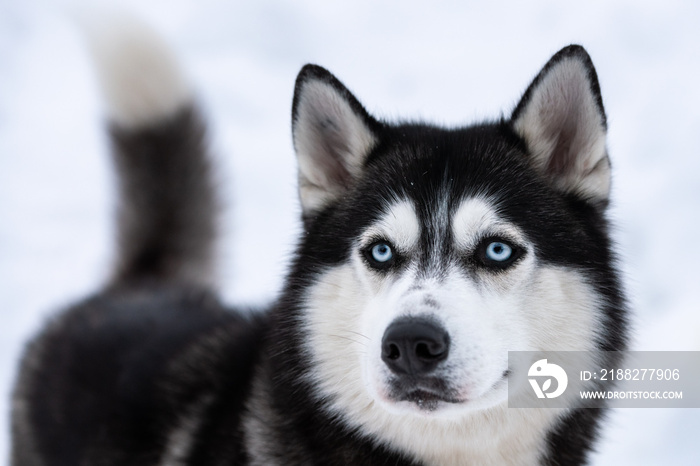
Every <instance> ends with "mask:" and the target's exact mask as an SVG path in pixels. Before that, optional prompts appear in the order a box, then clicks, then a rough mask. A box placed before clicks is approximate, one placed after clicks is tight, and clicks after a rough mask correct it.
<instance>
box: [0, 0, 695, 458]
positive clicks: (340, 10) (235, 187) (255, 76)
mask: <svg viewBox="0 0 700 466" xmlns="http://www.w3.org/2000/svg"><path fill="white" fill-rule="evenodd" d="M116 3H117V2H101V3H98V2H92V5H93V6H94V5H96V4H97V5H102V6H103V7H105V8H113V7H115V5H116ZM118 4H119V8H120V9H122V10H127V11H131V12H133V13H134V14H136V15H137V16H139V17H141V18H142V19H143V20H145V21H147V22H148V23H150V24H152V25H153V27H154V28H155V29H156V30H158V31H159V32H160V33H161V34H162V35H163V36H164V37H165V38H166V40H167V41H168V42H169V43H170V44H171V45H172V47H173V48H174V50H175V51H176V52H177V54H178V56H179V57H180V59H181V62H182V64H183V67H184V69H185V70H186V71H187V72H188V74H189V77H190V80H191V82H192V83H193V86H194V88H195V89H196V92H197V95H198V98H199V101H200V102H201V105H202V106H203V107H204V108H205V111H206V114H207V116H208V118H209V120H210V123H211V134H210V139H211V146H212V149H213V152H214V153H215V156H216V161H217V166H218V168H219V169H218V171H217V174H218V177H219V180H220V183H221V188H222V191H223V192H224V194H225V199H226V207H225V212H224V218H223V221H222V227H223V233H224V237H223V241H222V242H221V247H220V250H221V254H220V258H221V260H220V276H221V290H222V293H223V295H224V297H225V299H226V300H227V301H228V302H231V303H234V302H235V303H245V304H264V303H266V302H269V301H270V300H272V299H273V297H274V295H275V293H276V291H277V290H278V289H279V287H280V284H281V277H282V275H283V274H284V271H285V264H286V263H287V261H288V258H289V256H290V254H291V251H292V249H293V246H294V241H295V236H296V234H297V232H298V231H299V226H298V221H297V217H298V214H299V208H298V205H297V200H296V186H295V181H296V171H295V170H296V168H295V161H294V156H293V151H292V145H291V135H290V121H289V120H290V108H291V99H292V91H293V83H294V79H295V76H296V73H297V72H298V70H299V68H300V67H301V66H302V65H303V64H305V63H308V62H313V63H317V64H320V65H322V66H324V67H326V68H328V69H330V70H331V71H332V72H333V73H335V74H336V75H337V76H338V77H339V78H340V79H341V80H342V81H343V82H344V83H345V84H346V85H347V86H348V87H349V88H350V89H351V90H352V91H353V92H354V93H355V94H356V96H357V97H358V98H359V99H360V100H361V101H362V102H363V103H364V104H365V105H366V107H367V108H368V110H369V111H370V112H372V113H374V114H375V115H377V116H380V117H385V118H395V117H404V118H420V119H425V120H429V121H433V122H437V123H441V124H447V125H460V124H464V123H469V122H471V121H474V120H476V119H480V118H495V117H499V116H500V115H501V114H502V113H503V114H506V115H507V114H508V113H509V112H510V111H511V110H512V108H513V106H514V105H515V104H516V103H517V101H518V99H519V97H520V95H521V93H522V92H523V91H524V90H525V87H526V86H527V84H529V82H530V80H531V79H532V78H533V77H534V75H535V74H536V73H537V72H538V71H539V69H540V68H541V66H542V65H543V64H544V63H545V62H546V61H547V60H548V59H549V57H550V56H551V55H552V54H553V53H555V52H556V51H557V50H559V49H560V48H561V47H563V46H565V45H567V44H570V43H579V44H582V45H584V46H585V47H586V49H587V50H588V51H589V53H590V54H591V56H592V58H593V61H594V63H595V65H596V67H597V70H598V75H599V79H600V82H601V87H602V93H603V99H604V103H605V107H606V110H607V113H608V121H609V151H610V154H611V158H612V162H613V168H614V186H613V202H614V203H613V207H612V209H611V217H612V218H613V219H614V222H615V225H616V227H615V232H614V235H615V238H616V241H617V245H618V246H617V247H618V254H619V255H620V257H621V258H622V261H621V262H622V267H623V269H624V272H625V281H626V285H627V289H628V291H629V295H630V300H631V304H632V306H631V307H632V308H633V310H634V317H633V321H634V327H635V333H634V335H635V338H634V345H633V346H634V349H640V350H641V349H643V350H700V304H699V303H700V300H699V299H698V297H697V294H698V287H699V286H700V272H698V267H699V265H698V264H700V247H698V245H697V244H696V241H697V239H698V238H700V208H699V205H698V200H699V199H700V149H699V147H700V27H698V24H699V21H700V3H698V2H692V1H685V2H684V1H676V0H663V1H658V2H648V1H647V2H645V1H642V2H640V1H631V0H629V1H617V2H609V1H587V2H556V1H544V0H536V1H528V2H515V1H512V2H507V1H493V2H473V1H465V0H461V1H443V2H432V3H431V4H430V6H428V3H426V2H418V1H414V0H404V1H402V2H389V1H367V0H354V1H353V2H345V3H343V4H341V3H337V2H326V1H320V0H318V1H313V0H303V1H302V0H296V1H293V2H292V1H288V2H287V1H271V0H259V1H256V2H232V1H226V0H199V1H196V2H195V1H189V2H184V1H173V0H150V1H148V2H143V1H139V0H120V1H119V2H118ZM81 10H82V7H81V6H80V4H76V3H75V2H65V1H62V0H54V1H37V0H0V418H1V419H2V423H1V424H0V458H5V457H6V455H7V452H8V450H9V437H8V419H9V415H8V414H9V408H10V406H9V393H10V390H11V387H12V382H13V379H14V377H15V371H16V364H17V358H18V357H19V355H20V352H21V349H22V346H23V344H24V342H25V341H26V340H27V338H28V337H29V336H30V335H32V334H33V333H34V332H36V331H37V330H38V329H39V327H40V325H41V323H42V322H43V321H44V320H45V319H46V318H47V316H49V315H50V314H51V313H52V312H54V311H55V310H56V309H58V308H60V307H61V306H64V305H67V304H69V303H71V302H73V301H75V300H77V299H80V298H81V297H84V296H85V295H86V294H88V293H91V292H93V291H94V290H95V289H96V288H97V287H98V286H99V285H100V284H101V283H103V281H104V280H105V278H106V276H107V271H108V270H109V266H110V264H111V262H112V250H113V249H112V241H113V238H112V231H113V218H112V213H113V208H114V204H115V199H114V179H113V175H112V172H111V170H110V165H109V159H108V156H107V144H106V139H105V135H104V131H103V129H104V128H103V123H104V122H103V120H102V109H101V102H100V100H99V98H98V94H97V88H96V82H95V76H94V73H93V70H92V68H91V65H90V62H89V60H88V56H87V52H86V44H85V40H84V37H82V36H81V34H80V31H79V29H78V28H77V27H76V25H75V22H74V21H73V20H72V19H71V18H73V17H75V15H76V12H78V13H79V12H80V11H81ZM699 436H700V409H676V410H670V409H669V410H654V409H637V410H629V409H628V410H618V411H616V412H614V413H612V414H611V416H610V420H609V422H608V424H607V425H606V429H605V432H604V440H603V441H602V442H600V444H599V452H598V453H597V454H596V456H595V457H594V462H593V463H594V464H595V465H620V464H630V465H657V464H672V465H695V464H700V453H698V451H697V439H698V437H699Z"/></svg>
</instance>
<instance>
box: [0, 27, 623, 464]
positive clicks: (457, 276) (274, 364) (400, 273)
mask: <svg viewBox="0 0 700 466" xmlns="http://www.w3.org/2000/svg"><path fill="white" fill-rule="evenodd" d="M96 51H97V53H96V56H97V64H98V69H99V73H100V76H101V80H102V84H103V89H104V93H105V98H106V101H107V104H108V111H109V113H108V118H109V131H110V135H111V141H112V144H113V153H114V160H115V166H116V169H117V171H118V173H119V187H120V193H121V197H120V200H121V203H120V207H119V212H118V229H119V231H118V264H117V265H116V267H115V269H114V272H113V275H112V278H111V281H110V282H109V283H108V285H107V286H106V287H105V288H104V289H103V290H102V291H100V292H99V293H97V294H96V295H94V296H92V297H90V298H88V299H86V300H85V301H83V302H81V303H79V304H77V305H75V306H73V307H71V308H70V309H67V310H65V311H64V312H62V313H61V314H59V315H58V316H57V317H55V318H54V319H53V320H51V321H50V322H49V323H48V324H47V326H46V328H45V329H44V330H43V332H42V333H41V334H40V335H39V336H38V337H37V338H35V339H34V340H33V341H32V342H31V343H30V344H29V345H28V347H27V350H26V353H25V355H24V358H23V361H22V365H21V370H20V373H19V378H18V381H17V385H16V389H15V392H14V403H13V420H12V429H13V451H12V462H13V464H14V465H15V466H25V465H33V466H40V465H105V466H108V465H131V466H138V465H163V466H165V465H168V466H184V465H198V466H202V465H260V466H262V465H265V466H270V465H285V466H286V465H341V464H352V465H534V464H539V465H575V464H583V463H586V461H587V457H588V454H589V452H590V451H591V449H592V446H593V442H594V441H595V439H596V436H597V432H598V428H599V424H600V421H601V418H602V415H603V411H602V410H601V409H582V408H580V407H578V406H571V407H570V408H569V409H539V408H533V409H514V408H508V407H507V385H508V381H509V376H510V375H511V371H510V370H509V367H508V357H507V356H508V351H509V350H531V351H535V350H570V351H589V352H599V353H601V354H602V352H604V351H618V350H622V349H624V348H625V347H626V341H627V335H626V313H625V303H624V298H623V294H622V290H621V285H620V279H619V277H618V273H617V272H616V269H615V258H614V254H613V250H612V245H611V241H610V239H609V236H608V229H609V228H608V221H607V220H606V207H607V205H608V199H609V195H610V163H609V160H608V154H607V151H606V116H605V112H604V109H603V102H602V99H601V94H600V89H599V87H598V80H597V76H596V72H595V70H594V68H593V65H592V63H591V60H590V58H589V56H588V54H587V53H586V52H585V50H584V49H583V48H582V47H580V46H576V45H572V46H569V47H566V48H564V49H562V50H561V51H559V52H558V53H557V54H556V55H554V57H553V58H552V59H551V60H550V61H549V62H548V63H547V64H546V65H545V66H544V68H543V69H542V71H541V72H540V73H539V74H538V75H537V76H536V77H535V79H534V81H533V82H532V84H530V86H529V87H528V88H527V90H526V91H525V93H524V96H523V97H522V99H521V100H520V102H519V103H518V105H517V106H516V107H515V110H514V111H513V112H512V113H511V114H510V117H509V118H501V119H500V120H494V121H489V122H483V123H478V124H475V125H471V126H465V127H459V128H443V127H439V126H435V125H431V124H427V123H424V122H409V123H405V122H402V123H391V122H386V121H383V120H379V119H376V118H374V117H372V116H371V115H370V114H369V113H368V112H367V111H366V110H365V108H364V107H363V106H362V105H361V104H360V102H359V101H358V100H357V99H356V98H355V97H354V96H353V94H351V93H350V91H348V89H347V88H346V87H345V86H344V85H343V84H341V82H340V81H339V80H338V79H336V78H335V77H334V76H333V75H332V74H331V73H329V72H328V71H326V70H325V69H323V68H321V67H319V66H315V65H307V66H305V67H304V68H303V69H302V70H301V72H300V73H299V76H298V78H297V80H296V85H295V93H294V101H293V106H292V130H293V140H294V148H295V150H296V154H297V158H298V167H299V171H298V177H299V178H298V182H299V197H300V200H301V207H302V222H303V234H302V235H301V238H300V240H299V244H298V248H297V251H296V254H295V256H294V258H293V260H292V262H291V265H290V267H289V274H288V276H287V278H286V281H285V286H284V288H283V291H282V293H281V295H280V296H279V298H278V299H277V300H276V302H275V304H274V305H273V306H272V307H271V308H270V309H268V310H266V311H265V312H260V313H252V314H251V313H243V312H240V311H236V310H234V309H230V308H227V307H225V306H224V305H222V304H221V303H220V302H219V301H218V300H217V298H216V296H215V294H214V293H213V291H212V290H213V285H212V280H211V277H212V263H213V259H214V252H213V244H214V239H215V233H216V213H217V205H218V203H217V195H216V193H215V190H214V187H213V182H212V171H213V168H212V162H211V161H210V159H209V157H208V155H207V149H206V143H205V140H206V138H205V130H204V125H203V119H202V118H201V115H200V113H199V111H198V108H197V106H196V104H195V102H194V99H193V97H192V93H191V91H190V88H189V87H188V85H187V82H186V80H185V79H183V78H182V75H181V74H180V73H179V69H178V66H177V65H176V63H175V61H174V60H173V59H172V57H171V56H170V55H169V54H168V51H167V50H166V49H165V48H164V47H163V46H162V44H161V43H160V42H159V40H158V39H157V38H155V37H152V36H151V35H150V34H149V33H147V32H146V31H143V30H141V29H139V28H135V29H134V30H131V31H130V32H127V33H125V35H124V37H121V38H112V39H110V40H108V41H103V43H101V44H97V46H96Z"/></svg>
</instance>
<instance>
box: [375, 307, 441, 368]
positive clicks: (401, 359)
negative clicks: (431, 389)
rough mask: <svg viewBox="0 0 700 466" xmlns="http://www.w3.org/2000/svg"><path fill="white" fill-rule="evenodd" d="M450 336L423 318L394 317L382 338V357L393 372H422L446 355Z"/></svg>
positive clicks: (435, 364)
mask: <svg viewBox="0 0 700 466" xmlns="http://www.w3.org/2000/svg"><path fill="white" fill-rule="evenodd" d="M449 349H450V336H449V335H448V334H447V332H446V331H445V330H444V329H443V328H441V327H440V326H438V325H437V324H436V323H435V322H432V321H430V320H427V319H411V318H406V319H400V320H396V321H394V322H393V323H392V324H391V325H389V328H387V329H386V332H384V338H382V360H383V361H384V363H386V365H387V366H389V369H391V371H392V372H394V373H395V374H411V375H424V374H427V373H429V372H430V371H432V370H433V369H435V367H436V366H437V365H438V364H439V363H440V361H442V360H444V359H445V358H447V353H448V352H449Z"/></svg>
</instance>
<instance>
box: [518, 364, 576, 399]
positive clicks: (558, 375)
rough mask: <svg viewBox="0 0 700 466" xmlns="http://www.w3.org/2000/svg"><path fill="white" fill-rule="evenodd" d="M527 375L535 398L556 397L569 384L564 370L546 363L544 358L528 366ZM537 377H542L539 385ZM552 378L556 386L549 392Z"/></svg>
mask: <svg viewBox="0 0 700 466" xmlns="http://www.w3.org/2000/svg"><path fill="white" fill-rule="evenodd" d="M527 375H528V377H530V378H529V379H528V380H529V381H530V385H532V389H533V390H534V391H535V394H536V395H537V398H545V397H546V398H556V397H558V396H560V395H561V394H562V393H564V390H566V386H567V385H568V384H569V378H568V377H567V375H566V371H564V369H562V368H561V366H558V365H556V364H553V363H548V362H547V360H546V359H540V360H539V361H535V363H534V364H533V365H532V366H530V370H529V371H528V372H527ZM533 377H534V378H533ZM538 379H544V380H543V382H542V385H541V386H540V384H539V382H538ZM552 379H555V380H556V381H557V385H556V388H555V389H554V390H553V391H551V392H550V391H549V390H550V389H551V388H552Z"/></svg>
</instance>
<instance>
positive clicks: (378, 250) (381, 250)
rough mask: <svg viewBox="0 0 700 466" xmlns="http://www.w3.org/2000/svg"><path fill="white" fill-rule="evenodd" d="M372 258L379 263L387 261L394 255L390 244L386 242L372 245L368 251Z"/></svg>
mask: <svg viewBox="0 0 700 466" xmlns="http://www.w3.org/2000/svg"><path fill="white" fill-rule="evenodd" d="M370 253H371V255H372V259H374V260H375V261H377V262H379V263H382V264H383V263H386V262H389V261H390V260H391V259H392V258H393V257H394V252H393V251H392V250H391V246H389V245H388V244H386V243H377V244H375V245H374V246H372V249H371V251H370Z"/></svg>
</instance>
